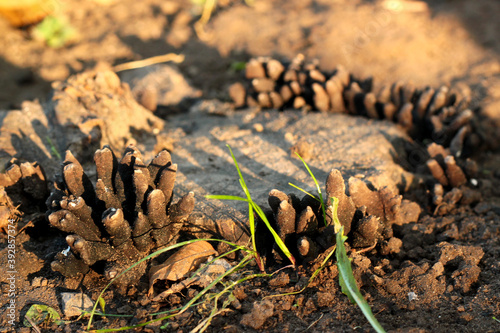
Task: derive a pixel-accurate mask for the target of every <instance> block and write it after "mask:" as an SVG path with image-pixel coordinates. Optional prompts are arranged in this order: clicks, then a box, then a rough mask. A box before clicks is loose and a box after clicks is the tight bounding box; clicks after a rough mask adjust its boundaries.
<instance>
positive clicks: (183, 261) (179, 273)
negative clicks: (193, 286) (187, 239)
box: [148, 241, 217, 296]
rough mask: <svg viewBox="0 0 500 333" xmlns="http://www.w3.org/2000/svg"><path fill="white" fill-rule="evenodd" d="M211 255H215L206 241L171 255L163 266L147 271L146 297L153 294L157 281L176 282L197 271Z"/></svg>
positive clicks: (188, 246)
mask: <svg viewBox="0 0 500 333" xmlns="http://www.w3.org/2000/svg"><path fill="white" fill-rule="evenodd" d="M211 255H217V252H216V251H215V250H214V248H213V247H212V245H210V243H208V242H206V241H198V242H194V243H191V244H188V245H186V246H184V247H182V248H181V249H180V250H179V251H177V252H175V253H174V254H173V255H171V256H170V257H169V258H168V259H167V260H166V261H165V262H164V263H163V264H161V265H156V266H153V267H151V269H150V270H149V291H148V296H151V295H152V294H153V286H154V284H155V283H156V281H158V280H169V281H178V280H180V279H183V278H185V277H187V275H188V273H190V272H193V271H195V270H196V269H198V267H199V266H200V264H201V263H203V262H205V261H206V260H207V258H208V257H209V256H211Z"/></svg>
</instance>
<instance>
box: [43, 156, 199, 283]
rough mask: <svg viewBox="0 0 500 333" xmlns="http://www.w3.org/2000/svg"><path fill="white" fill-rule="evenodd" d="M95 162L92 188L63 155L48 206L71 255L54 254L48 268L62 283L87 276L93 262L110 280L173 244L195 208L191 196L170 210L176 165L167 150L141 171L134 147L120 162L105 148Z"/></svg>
mask: <svg viewBox="0 0 500 333" xmlns="http://www.w3.org/2000/svg"><path fill="white" fill-rule="evenodd" d="M94 162H95V165H96V171H97V181H96V185H95V187H94V186H93V184H92V182H91V180H90V179H89V177H87V175H86V174H85V172H84V170H83V168H82V166H81V164H80V163H79V162H78V161H77V160H76V159H75V158H74V156H73V155H72V154H71V152H70V151H67V152H66V156H65V159H64V162H63V164H62V172H61V175H59V176H58V180H57V181H56V182H55V188H56V189H55V191H54V192H52V193H51V195H50V197H49V199H48V200H47V206H48V211H47V216H48V220H49V222H50V224H51V225H52V226H54V227H56V228H58V229H60V230H62V231H64V232H67V233H68V234H69V235H68V236H67V237H66V242H67V243H68V245H69V247H70V249H71V251H66V252H64V253H59V254H58V255H57V256H56V259H55V261H53V262H52V265H51V266H52V269H54V270H55V271H58V272H60V273H62V274H63V275H64V276H66V277H77V276H79V275H82V274H86V273H87V272H88V271H89V270H90V269H91V268H93V266H94V265H96V263H98V262H105V268H104V274H105V276H106V277H107V278H108V279H111V278H113V277H115V276H116V275H117V274H118V273H119V272H120V271H122V270H123V269H125V268H126V267H128V266H130V265H132V264H133V263H134V262H137V261H138V260H139V259H141V258H142V257H144V256H145V255H147V254H148V253H149V252H150V251H151V249H154V248H158V247H162V246H168V245H171V244H173V243H175V242H176V240H177V238H178V234H179V231H180V229H181V227H182V226H183V223H184V221H185V220H186V219H187V218H188V216H189V215H190V213H191V212H192V210H193V208H194V194H193V193H192V192H190V193H188V194H186V195H185V196H183V197H182V198H181V199H180V200H179V201H178V202H177V203H175V204H171V202H172V197H173V189H174V182H175V176H176V171H177V165H176V164H172V160H171V156H170V154H169V153H168V151H166V150H164V151H162V152H160V153H159V154H158V155H157V156H156V157H155V158H154V159H153V160H152V161H151V162H150V163H149V165H145V164H144V162H143V161H142V156H141V154H140V152H139V151H138V150H137V149H136V148H135V147H132V146H129V147H128V148H127V149H126V150H125V152H124V154H123V156H122V158H121V159H120V160H118V159H117V158H116V156H115V155H114V153H113V152H112V151H111V149H110V148H109V147H104V148H103V149H100V150H97V151H96V153H95V155H94ZM145 269H146V263H145V262H143V263H141V264H139V265H137V266H136V267H135V268H134V269H132V270H131V271H129V272H128V273H127V274H125V275H123V276H122V277H121V278H120V279H119V282H118V283H119V284H120V285H128V284H130V283H132V282H134V281H137V280H138V279H139V278H140V277H141V276H142V275H143V274H144V271H145Z"/></svg>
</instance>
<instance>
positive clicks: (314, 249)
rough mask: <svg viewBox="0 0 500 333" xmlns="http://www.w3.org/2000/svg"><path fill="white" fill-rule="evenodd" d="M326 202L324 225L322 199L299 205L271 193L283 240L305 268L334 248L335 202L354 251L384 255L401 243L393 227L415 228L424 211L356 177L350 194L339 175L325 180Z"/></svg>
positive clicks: (350, 183)
mask: <svg viewBox="0 0 500 333" xmlns="http://www.w3.org/2000/svg"><path fill="white" fill-rule="evenodd" d="M326 196H327V198H328V199H326V200H327V201H328V202H327V203H326V206H327V207H328V209H327V210H326V214H325V216H326V220H325V218H324V217H323V213H322V209H321V205H320V202H319V201H318V200H317V198H316V199H315V198H312V197H311V196H309V195H306V196H304V197H303V198H302V199H299V198H298V197H296V196H295V195H293V194H290V195H286V194H285V193H283V192H281V191H279V190H276V189H274V190H272V191H271V192H270V193H269V199H268V201H269V206H270V207H271V210H272V216H273V217H274V221H275V224H276V228H277V233H278V235H279V236H280V238H281V239H282V240H283V241H284V242H285V244H286V245H287V247H289V249H291V251H292V252H295V253H294V254H295V255H298V257H299V258H301V259H302V260H303V261H305V262H307V261H311V260H313V259H314V258H316V256H317V255H318V254H319V253H321V252H322V251H324V250H325V249H327V248H329V247H330V246H332V245H334V244H335V233H334V226H333V220H332V213H333V212H332V206H331V205H330V198H332V197H335V198H337V199H339V204H338V210H337V216H338V218H339V221H340V223H341V224H342V225H343V226H344V233H345V234H349V239H350V242H351V245H352V246H353V247H354V248H375V246H376V245H377V244H380V245H381V246H380V249H381V252H383V253H384V254H388V253H389V252H390V251H391V250H390V249H389V248H388V247H387V244H388V243H392V244H394V243H398V240H397V239H396V238H395V237H394V236H393V230H392V226H393V225H394V224H397V225H402V224H404V223H410V222H416V221H417V220H418V217H419V215H420V212H421V210H420V206H419V205H417V204H416V203H414V202H411V201H408V200H403V198H402V196H401V195H398V194H394V193H393V192H392V190H390V189H389V188H388V187H383V188H381V189H379V190H371V189H370V188H369V187H368V185H367V184H366V183H365V182H364V181H362V180H360V179H358V178H354V177H351V178H349V181H348V188H347V189H346V186H345V182H344V178H343V177H342V174H341V173H340V171H338V170H336V169H334V170H332V171H331V172H330V174H329V175H328V178H327V180H326ZM399 243H401V241H400V240H399Z"/></svg>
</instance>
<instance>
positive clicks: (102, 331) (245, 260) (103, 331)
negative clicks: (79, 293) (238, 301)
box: [92, 243, 253, 333]
mask: <svg viewBox="0 0 500 333" xmlns="http://www.w3.org/2000/svg"><path fill="white" fill-rule="evenodd" d="M179 244H180V243H179ZM176 245H177V244H176ZM251 257H253V254H248V255H247V256H246V257H245V258H243V260H241V261H240V262H239V263H238V265H236V266H234V267H232V268H231V269H229V270H227V271H226V272H224V273H223V274H221V275H219V276H218V277H217V278H216V279H214V281H212V282H211V283H210V284H209V285H208V286H206V287H205V288H204V289H203V290H202V291H200V292H199V293H198V294H196V295H195V296H194V297H193V298H192V299H191V300H190V301H189V302H187V303H186V304H185V305H184V306H183V307H182V308H181V310H180V311H179V312H176V313H173V314H170V315H167V316H164V317H160V318H155V319H152V320H150V321H147V322H145V323H141V324H137V325H134V326H127V327H119V328H106V329H100V330H93V331H92V332H96V333H106V332H118V331H126V330H132V329H135V328H139V327H143V326H146V325H149V324H152V323H155V322H157V321H162V320H165V319H169V318H172V317H174V316H177V315H180V314H182V313H184V312H185V311H186V310H187V309H189V308H190V307H191V306H193V305H194V304H195V302H196V301H197V300H198V299H200V298H201V297H202V296H203V295H205V294H206V293H207V292H208V291H209V290H210V289H212V287H213V286H215V285H216V284H217V283H219V282H220V281H221V280H222V279H223V278H225V277H226V276H228V275H231V274H233V273H234V272H235V271H237V270H239V269H240V268H241V267H244V266H246V265H247V264H248V263H250V261H251Z"/></svg>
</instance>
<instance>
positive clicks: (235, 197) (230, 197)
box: [205, 194, 248, 201]
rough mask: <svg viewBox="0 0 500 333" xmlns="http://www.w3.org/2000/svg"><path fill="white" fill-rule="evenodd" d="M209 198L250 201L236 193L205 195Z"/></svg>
mask: <svg viewBox="0 0 500 333" xmlns="http://www.w3.org/2000/svg"><path fill="white" fill-rule="evenodd" d="M205 198H207V199H215V200H236V201H248V199H245V198H242V197H238V196H236V195H224V194H222V195H217V194H209V195H205Z"/></svg>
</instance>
